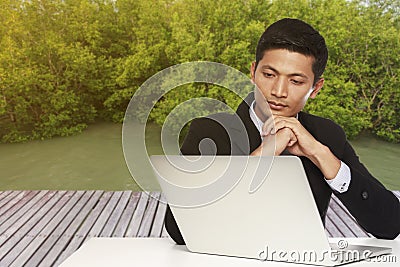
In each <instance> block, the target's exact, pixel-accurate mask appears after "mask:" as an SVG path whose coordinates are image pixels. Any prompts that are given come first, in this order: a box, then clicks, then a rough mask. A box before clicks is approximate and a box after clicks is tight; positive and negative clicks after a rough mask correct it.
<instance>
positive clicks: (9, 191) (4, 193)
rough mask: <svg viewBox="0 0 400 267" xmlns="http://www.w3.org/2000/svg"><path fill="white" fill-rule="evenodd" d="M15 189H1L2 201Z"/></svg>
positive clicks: (0, 196)
mask: <svg viewBox="0 0 400 267" xmlns="http://www.w3.org/2000/svg"><path fill="white" fill-rule="evenodd" d="M12 192H13V191H12V190H7V191H0V201H1V200H2V199H3V198H5V197H6V196H8V195H9V194H11V193H12Z"/></svg>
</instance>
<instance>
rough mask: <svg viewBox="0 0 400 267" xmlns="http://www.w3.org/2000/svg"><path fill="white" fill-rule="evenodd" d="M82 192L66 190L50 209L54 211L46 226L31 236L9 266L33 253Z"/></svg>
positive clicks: (20, 263) (48, 248) (18, 264)
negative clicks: (29, 240)
mask: <svg viewBox="0 0 400 267" xmlns="http://www.w3.org/2000/svg"><path fill="white" fill-rule="evenodd" d="M83 194H84V192H83V191H69V192H67V193H66V194H65V195H64V196H63V198H62V199H61V200H60V201H59V202H58V203H56V205H55V206H54V207H53V208H52V211H53V210H54V211H55V212H56V214H55V216H54V217H52V218H51V220H50V221H49V222H48V223H47V224H46V226H45V227H44V228H43V229H42V230H41V231H40V232H39V233H38V234H37V235H36V238H33V240H32V241H31V242H30V243H29V245H28V246H27V247H26V248H25V249H24V251H22V253H20V254H19V255H18V256H17V258H16V259H15V260H14V261H13V263H12V264H11V266H23V265H24V264H25V263H26V262H27V261H28V260H29V259H30V258H31V257H32V256H33V255H35V254H36V251H37V250H38V248H39V247H40V246H41V245H42V243H44V241H45V240H46V239H47V237H48V236H50V234H51V233H52V232H53V231H54V229H56V227H57V226H58V225H59V224H60V223H61V222H62V221H63V219H64V218H65V217H66V215H67V214H68V212H69V211H70V210H71V209H72V208H73V206H74V205H75V204H76V203H77V202H78V201H79V199H80V198H81V197H82V195H83ZM65 201H66V202H65ZM46 216H49V217H50V213H48V214H46ZM36 228H37V227H36ZM50 249H51V247H45V248H43V249H42V251H48V250H50ZM28 266H37V264H28Z"/></svg>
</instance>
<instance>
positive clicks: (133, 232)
mask: <svg viewBox="0 0 400 267" xmlns="http://www.w3.org/2000/svg"><path fill="white" fill-rule="evenodd" d="M148 199H149V193H148V192H141V194H140V198H139V203H138V204H137V207H136V209H135V212H134V213H133V217H132V220H131V222H130V223H129V226H128V230H127V231H126V235H125V236H126V237H136V236H137V234H138V232H139V227H140V224H141V223H142V219H143V216H144V212H145V210H146V207H147V202H148Z"/></svg>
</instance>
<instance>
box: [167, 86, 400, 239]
mask: <svg viewBox="0 0 400 267" xmlns="http://www.w3.org/2000/svg"><path fill="white" fill-rule="evenodd" d="M253 100H254V95H253V93H251V94H249V96H248V97H247V98H246V99H245V101H243V102H242V103H241V104H240V105H239V107H238V109H237V111H236V114H234V115H233V114H226V113H219V114H214V115H211V116H209V117H206V118H199V119H195V120H193V122H192V123H191V125H190V129H189V133H188V134H187V136H186V138H185V140H184V142H183V145H182V147H181V152H182V154H184V155H200V154H202V155H207V154H217V155H249V154H250V153H251V152H252V151H254V150H255V149H256V148H257V147H258V146H259V145H260V144H261V137H260V133H259V132H258V130H257V128H256V127H255V125H254V123H253V122H252V120H251V118H250V115H249V106H250V104H251V103H252V101H253ZM298 119H299V121H300V123H301V124H302V125H303V126H304V127H305V128H306V129H307V130H308V131H309V132H310V133H311V134H312V135H313V136H314V138H316V139H317V140H318V141H319V142H321V143H322V144H324V145H326V146H328V147H329V149H330V150H331V151H332V153H333V154H334V155H335V156H336V157H337V158H339V159H340V160H341V161H343V162H344V163H346V164H347V166H349V168H350V171H351V183H350V185H349V188H348V190H347V191H346V192H345V193H337V192H335V191H333V190H332V189H331V188H330V187H329V185H328V184H327V183H326V181H325V179H324V176H323V174H322V173H321V171H320V170H319V169H318V168H317V167H316V166H315V165H314V164H313V163H312V162H311V161H310V160H309V159H308V158H306V157H300V159H301V161H302V163H303V166H304V169H305V172H306V174H307V178H308V181H309V183H310V187H311V190H312V193H313V195H314V199H315V202H316V204H317V207H318V211H319V213H320V216H321V219H322V221H323V222H325V216H326V211H327V209H328V205H329V201H330V198H331V193H334V194H335V195H336V196H337V197H338V198H339V199H340V201H341V202H342V203H343V204H344V205H345V206H346V208H347V209H348V210H349V211H350V213H351V214H352V215H353V216H354V217H355V218H356V220H357V221H358V223H359V224H360V225H361V226H362V227H363V228H364V229H365V230H366V231H368V232H369V233H371V234H372V235H374V236H375V237H378V238H385V239H394V238H396V237H397V235H398V234H399V232H400V203H399V201H398V199H397V197H396V196H395V195H394V194H393V193H392V192H391V191H389V190H387V189H386V188H385V187H384V186H383V185H382V184H381V183H380V182H379V181H378V180H376V179H375V178H374V177H373V176H372V175H371V174H370V173H369V172H368V170H367V169H366V168H365V167H364V165H363V164H362V163H360V161H359V159H358V156H357V155H356V153H355V151H354V149H353V148H352V147H351V145H350V143H349V142H348V141H347V139H346V135H345V133H344V131H343V129H342V128H341V127H340V126H339V125H337V124H335V123H334V122H333V121H331V120H328V119H324V118H321V117H317V116H313V115H310V114H307V113H304V112H300V113H299V116H298ZM205 138H209V139H211V140H212V141H213V142H214V143H215V145H212V144H211V143H210V142H204V141H203V142H202V143H200V141H201V140H203V139H205ZM165 224H166V229H167V231H168V233H169V234H170V236H171V237H172V238H173V239H174V240H175V242H176V243H178V244H184V240H183V238H182V235H181V233H180V231H179V228H178V226H177V225H176V222H175V219H174V217H173V215H172V213H171V210H170V208H169V207H168V208H167V213H166V217H165Z"/></svg>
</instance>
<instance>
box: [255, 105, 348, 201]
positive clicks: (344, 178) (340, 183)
mask: <svg viewBox="0 0 400 267" xmlns="http://www.w3.org/2000/svg"><path fill="white" fill-rule="evenodd" d="M254 104H255V101H253V103H251V106H250V109H249V113H250V118H251V120H252V121H253V123H254V125H255V126H256V128H257V130H258V131H259V132H260V136H261V132H262V126H263V125H264V122H263V121H262V120H260V118H258V116H257V114H256V112H255V111H254ZM296 119H298V115H296ZM261 139H263V137H262V136H261ZM325 181H326V182H327V183H328V185H329V186H330V187H331V188H332V189H333V190H335V191H336V192H339V193H344V192H346V191H347V190H348V188H349V185H350V181H351V172H350V168H349V166H347V165H346V163H344V162H343V161H340V168H339V171H338V173H337V174H336V177H335V178H333V179H331V180H328V179H326V178H325Z"/></svg>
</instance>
